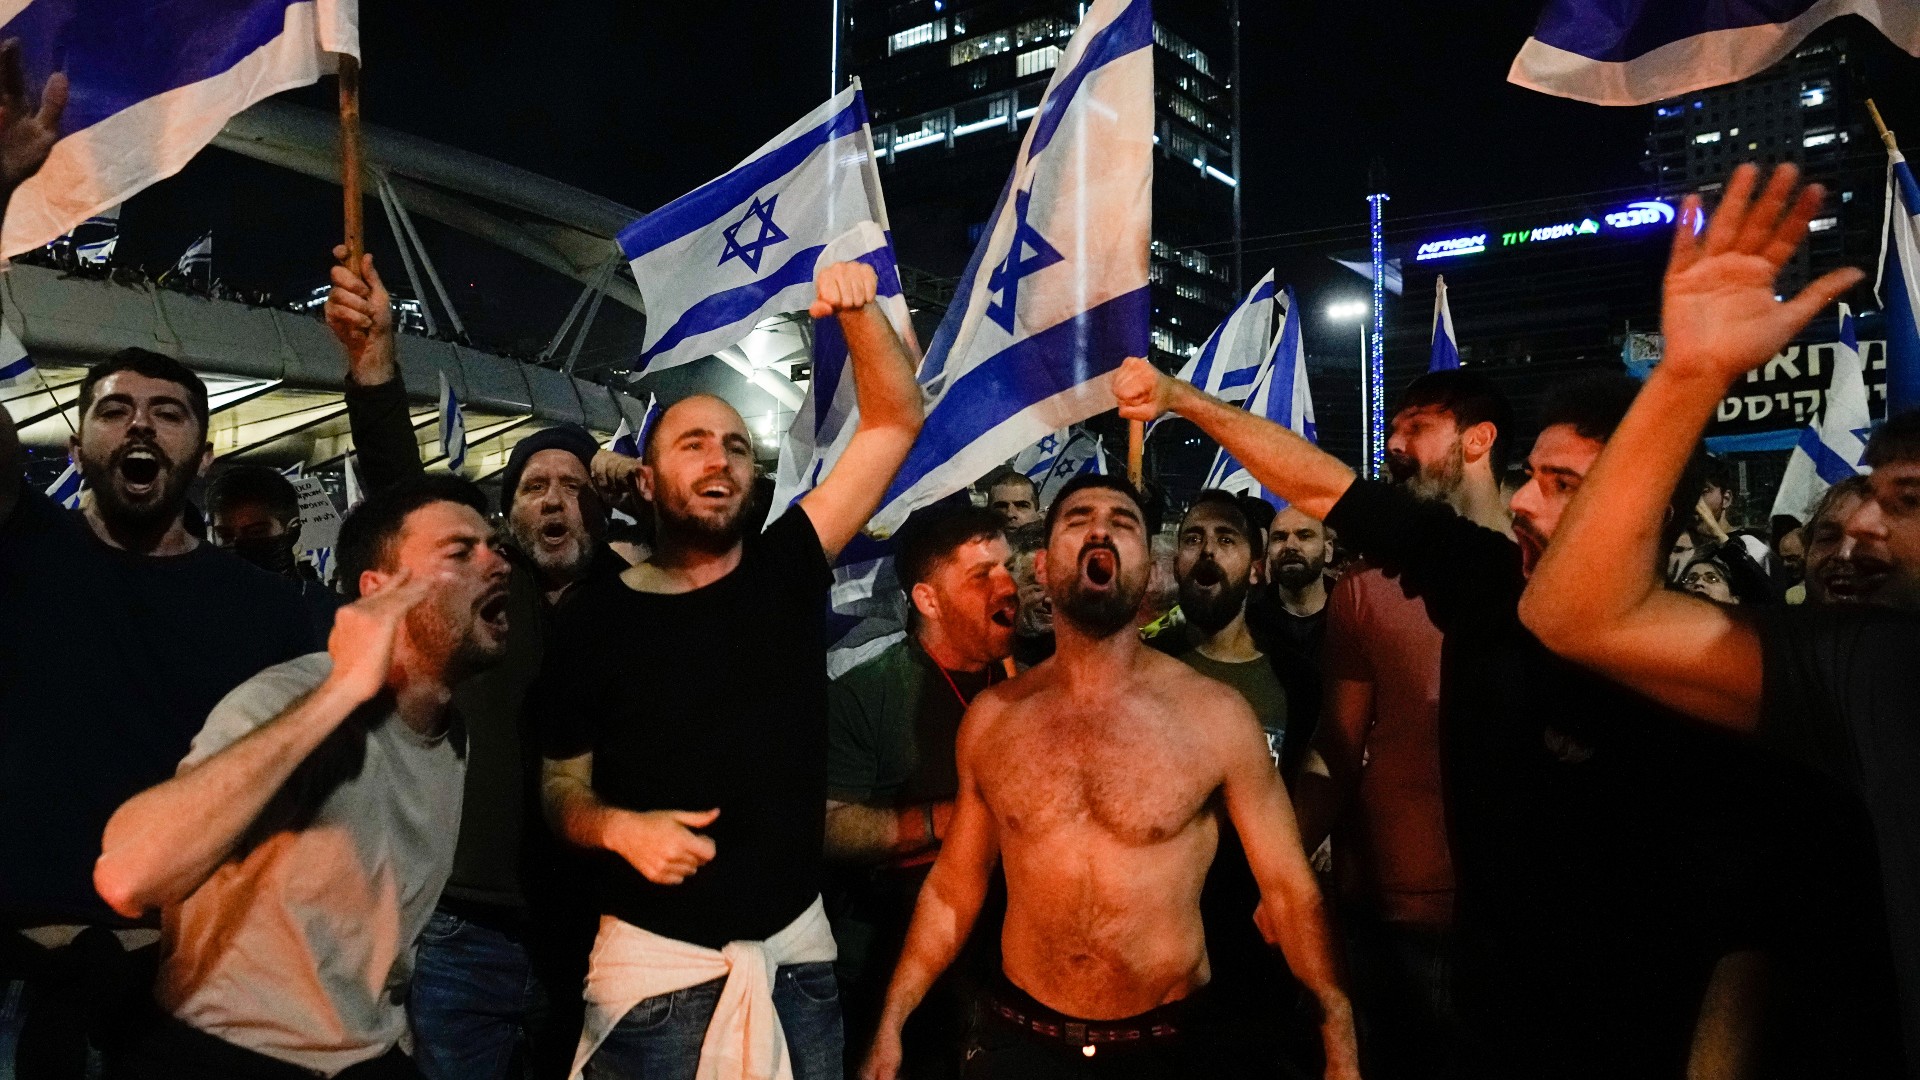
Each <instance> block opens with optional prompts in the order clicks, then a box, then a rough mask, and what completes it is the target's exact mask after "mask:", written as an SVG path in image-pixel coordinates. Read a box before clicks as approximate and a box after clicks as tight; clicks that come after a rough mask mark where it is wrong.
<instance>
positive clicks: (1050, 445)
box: [1040, 435, 1060, 454]
mask: <svg viewBox="0 0 1920 1080" xmlns="http://www.w3.org/2000/svg"><path fill="white" fill-rule="evenodd" d="M1059 448H1060V440H1059V439H1057V438H1055V437H1054V436H1052V435H1049V436H1047V437H1046V438H1044V439H1041V440H1040V452H1041V453H1044V454H1051V453H1053V452H1054V451H1055V450H1058V449H1059Z"/></svg>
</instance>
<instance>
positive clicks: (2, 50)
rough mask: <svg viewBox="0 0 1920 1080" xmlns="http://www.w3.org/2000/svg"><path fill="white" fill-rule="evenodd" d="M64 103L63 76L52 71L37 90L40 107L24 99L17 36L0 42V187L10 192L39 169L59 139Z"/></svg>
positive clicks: (65, 98) (25, 84) (65, 82)
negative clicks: (45, 82)
mask: <svg viewBox="0 0 1920 1080" xmlns="http://www.w3.org/2000/svg"><path fill="white" fill-rule="evenodd" d="M66 107H67V76H66V73H64V72H58V71H56V72H54V73H53V75H52V76H51V77H49V78H48V79H47V85H46V86H45V87H44V88H43V89H42V90H41V91H40V107H39V108H37V109H36V108H34V106H33V102H31V101H29V100H28V99H27V76H26V71H25V69H24V68H22V66H21V64H20V40H19V39H18V38H9V39H8V40H7V41H6V42H5V43H0V191H4V192H8V193H11V192H12V191H13V189H14V188H16V187H18V186H19V185H20V183H21V182H22V181H24V180H25V179H26V178H27V177H29V176H32V175H33V174H34V173H35V172H37V171H39V169H40V166H41V165H42V164H43V163H44V162H45V161H46V160H47V154H48V153H49V152H51V151H52V150H53V144H54V143H56V142H58V141H60V114H61V113H62V112H63V111H65V110H66Z"/></svg>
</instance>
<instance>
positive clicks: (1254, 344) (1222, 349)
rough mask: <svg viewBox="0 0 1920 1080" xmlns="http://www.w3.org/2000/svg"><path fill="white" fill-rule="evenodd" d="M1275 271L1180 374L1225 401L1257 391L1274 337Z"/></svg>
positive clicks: (1242, 399) (1181, 378)
mask: <svg viewBox="0 0 1920 1080" xmlns="http://www.w3.org/2000/svg"><path fill="white" fill-rule="evenodd" d="M1273 309H1274V292H1273V271H1271V270H1269V271H1267V276H1266V277H1263V278H1261V279H1260V283H1259V284H1258V285H1255V286H1254V287H1253V289H1252V291H1250V292H1248V293H1247V295H1246V298H1245V299H1243V300H1241V301H1240V304H1239V306H1237V307H1235V308H1234V309H1233V311H1232V312H1230V313H1228V315H1227V317H1226V319H1225V320H1224V321H1222V322H1221V323H1220V325H1219V326H1218V327H1215V328H1214V331H1213V333H1212V334H1210V335H1208V337H1207V343H1206V344H1205V345H1202V346H1200V348H1199V350H1198V351H1196V352H1195V353H1194V354H1193V356H1192V357H1191V358H1189V359H1188V360H1187V363H1186V366H1185V367H1182V368H1181V369H1180V372H1179V374H1178V376H1176V377H1177V378H1179V379H1180V380H1181V381H1183V382H1189V383H1192V384H1193V385H1194V386H1196V387H1198V388H1199V389H1200V390H1202V391H1204V392H1206V393H1208V394H1211V395H1213V396H1214V397H1217V398H1219V399H1220V400H1221V401H1227V402H1232V403H1234V404H1236V405H1237V404H1239V403H1241V402H1243V401H1245V400H1247V395H1249V394H1251V393H1253V382H1254V380H1255V379H1257V378H1258V377H1259V375H1260V366H1261V364H1263V363H1265V362H1266V359H1267V346H1268V344H1269V343H1270V342H1271V340H1272V338H1273Z"/></svg>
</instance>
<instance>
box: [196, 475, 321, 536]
mask: <svg viewBox="0 0 1920 1080" xmlns="http://www.w3.org/2000/svg"><path fill="white" fill-rule="evenodd" d="M241 503H252V504H257V505H261V506H265V507H266V508H267V513H269V514H271V515H273V518H274V520H276V521H278V522H280V524H282V525H292V524H293V523H294V521H295V519H297V518H299V516H300V493H299V492H298V491H296V490H294V486H293V481H291V480H289V479H287V478H286V476H284V475H282V473H281V472H280V470H279V469H275V468H272V467H270V466H266V465H233V466H229V467H228V468H227V469H226V470H224V471H223V472H221V473H220V475H218V476H216V477H214V478H213V482H212V483H210V484H208V485H207V515H208V516H209V517H212V516H216V515H219V514H224V513H226V510H227V507H229V506H233V505H236V504H241Z"/></svg>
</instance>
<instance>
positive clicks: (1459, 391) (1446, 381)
mask: <svg viewBox="0 0 1920 1080" xmlns="http://www.w3.org/2000/svg"><path fill="white" fill-rule="evenodd" d="M1408 409H1445V410H1446V411H1447V412H1448V414H1450V415H1451V416H1452V417H1453V422H1454V425H1455V426H1456V427H1459V428H1463V429H1464V428H1470V427H1472V426H1474V425H1475V424H1492V425H1493V430H1494V436H1493V449H1492V450H1491V451H1489V453H1488V463H1489V464H1490V465H1492V466H1493V474H1494V475H1495V476H1499V475H1500V473H1501V472H1502V471H1504V470H1505V469H1506V467H1507V459H1508V458H1509V457H1511V456H1512V454H1513V406H1512V405H1511V404H1509V403H1508V401H1507V395H1505V394H1503V393H1501V392H1500V387H1499V386H1497V385H1495V383H1494V381H1493V380H1492V379H1489V378H1487V377H1486V376H1485V375H1482V374H1481V373H1479V372H1477V371H1463V370H1461V369H1459V368H1450V369H1448V370H1445V371H1429V372H1427V373H1426V374H1425V375H1422V376H1420V377H1419V378H1417V379H1415V380H1413V381H1412V382H1410V383H1408V384H1407V388H1406V389H1405V390H1402V391H1400V399H1399V400H1398V401H1396V402H1394V405H1393V412H1391V413H1389V414H1388V416H1389V417H1394V416H1398V415H1400V414H1401V413H1403V412H1405V411H1406V410H1408Z"/></svg>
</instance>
